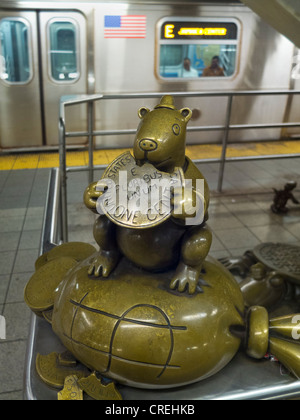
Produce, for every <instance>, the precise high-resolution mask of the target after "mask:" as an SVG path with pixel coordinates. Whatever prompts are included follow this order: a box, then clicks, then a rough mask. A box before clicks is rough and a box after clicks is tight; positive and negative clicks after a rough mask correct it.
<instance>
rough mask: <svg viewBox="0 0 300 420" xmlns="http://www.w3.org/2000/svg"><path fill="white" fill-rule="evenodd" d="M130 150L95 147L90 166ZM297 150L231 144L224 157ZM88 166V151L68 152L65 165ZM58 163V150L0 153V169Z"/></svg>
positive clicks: (198, 150)
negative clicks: (56, 151)
mask: <svg viewBox="0 0 300 420" xmlns="http://www.w3.org/2000/svg"><path fill="white" fill-rule="evenodd" d="M126 151H132V149H110V150H97V151H95V152H94V165H108V164H109V163H110V162H111V161H113V160H114V159H115V158H116V157H118V156H119V155H120V154H121V153H124V152H126ZM221 152H222V146H221V145H209V144H204V145H189V146H187V149H186V153H187V156H189V157H190V158H191V159H194V160H196V159H217V158H220V156H221ZM298 153H300V142H297V141H276V142H270V143H245V144H241V143H239V144H232V145H229V146H228V148H227V157H250V156H266V155H286V154H298ZM87 165H88V152H86V151H82V152H78V151H77V152H71V151H70V152H68V153H67V166H68V167H77V166H78V167H82V166H87ZM58 166H59V155H58V153H26V154H20V155H18V154H12V155H2V156H1V155H0V171H7V170H20V169H43V168H56V167H58Z"/></svg>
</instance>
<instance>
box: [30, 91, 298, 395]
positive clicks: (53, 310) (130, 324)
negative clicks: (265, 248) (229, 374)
mask: <svg viewBox="0 0 300 420" xmlns="http://www.w3.org/2000/svg"><path fill="white" fill-rule="evenodd" d="M139 117H140V118H141V123H140V126H139V128H138V131H137V135H136V140H135V144H134V153H133V155H131V154H129V153H126V154H123V155H121V156H120V157H119V158H118V159H116V160H115V161H114V162H113V163H112V164H111V165H110V166H109V167H108V169H107V171H106V172H105V174H104V176H103V178H102V179H101V181H100V182H99V183H94V184H92V185H90V186H89V187H88V188H87V190H86V191H85V194H84V201H85V204H86V205H87V207H88V208H89V209H91V210H92V211H93V212H95V213H96V212H97V210H98V211H99V210H100V213H101V214H100V215H99V217H98V219H97V221H96V223H95V226H94V237H95V239H96V241H97V243H98V245H99V251H97V250H96V249H94V248H93V247H90V246H89V245H86V244H80V243H79V244H78V243H77V244H64V245H61V246H58V247H56V248H54V249H53V250H52V251H50V253H48V254H46V255H44V256H42V257H40V258H39V260H38V261H37V264H36V273H35V274H34V275H33V277H32V278H31V280H30V281H29V283H28V285H27V287H26V289H25V299H26V302H27V303H28V305H29V306H30V307H31V309H32V310H33V311H34V312H35V313H36V314H37V315H38V316H43V317H45V319H46V320H47V321H48V322H50V323H51V324H52V328H53V331H54V332H55V333H56V334H57V336H58V337H59V338H60V340H61V341H62V343H63V344H64V346H65V347H66V349H67V350H69V352H70V353H71V354H72V356H70V354H68V353H67V354H64V355H63V356H60V355H58V354H55V353H53V354H50V355H49V356H42V355H38V357H37V361H36V366H37V372H38V374H39V376H40V378H41V379H42V380H43V381H44V382H45V383H47V384H48V385H49V386H54V387H57V388H63V387H64V391H63V392H62V393H61V394H59V398H61V399H72V396H74V397H76V398H78V399H81V393H80V392H78V390H79V389H81V390H83V391H84V394H87V395H89V396H90V397H92V398H95V399H120V398H121V395H120V394H119V392H118V391H117V389H116V385H115V384H114V383H112V382H109V381H114V382H115V383H116V384H117V383H121V384H124V385H130V386H133V387H142V388H172V387H178V386H184V385H187V384H191V383H194V382H196V381H200V380H204V379H206V378H208V377H210V376H211V375H214V374H215V373H217V372H218V371H219V370H220V369H222V368H223V367H225V366H226V365H227V364H228V363H229V362H230V361H231V359H232V358H233V357H234V356H235V354H236V353H237V351H238V350H239V348H240V347H242V348H244V350H245V351H246V353H247V354H248V355H249V356H251V357H254V358H262V357H263V356H264V354H265V353H266V352H267V351H272V352H273V354H275V356H276V357H278V359H279V360H281V361H282V362H283V363H284V364H285V365H286V366H287V367H288V368H289V369H290V370H291V371H292V372H293V373H294V374H295V375H296V376H299V375H300V369H299V357H300V352H299V349H300V346H299V345H298V344H299V343H298V341H297V340H299V338H298V335H297V334H294V333H295V330H294V328H295V325H294V324H293V321H294V320H295V316H293V315H291V316H289V317H288V318H287V319H286V318H278V319H273V320H269V315H268V312H267V310H266V309H265V308H263V307H259V306H254V307H251V308H246V307H245V300H244V296H243V294H242V291H241V289H240V287H239V285H238V283H237V281H236V280H235V279H234V277H233V276H232V274H231V273H230V272H229V271H228V270H227V269H226V268H225V267H224V266H223V265H222V264H221V263H220V262H218V261H216V260H215V259H213V258H211V257H209V256H208V253H209V250H210V246H211V241H212V234H211V232H210V230H209V229H208V228H207V226H206V221H207V219H208V206H209V189H208V186H207V183H206V181H205V179H204V177H203V175H202V174H201V172H200V171H199V170H198V169H197V168H196V166H195V165H194V164H193V163H192V162H191V160H190V159H188V158H187V157H186V156H185V135H186V125H187V123H188V121H189V119H190V118H191V111H190V110H189V109H188V108H184V109H182V110H177V109H176V108H175V105H174V100H173V98H172V97H170V96H166V97H163V98H162V100H161V102H160V104H159V105H158V106H157V107H156V108H155V109H154V110H153V111H149V110H148V109H147V108H141V109H140V111H139ZM121 172H122V175H121V176H123V177H124V178H126V182H125V183H122V179H121V178H120V176H119V175H120V174H121ZM124 178H123V180H124ZM153 179H154V180H165V181H167V180H169V181H170V179H171V183H169V184H164V185H166V186H167V187H166V188H165V187H163V192H162V197H163V199H160V198H158V199H157V197H158V196H157V195H155V194H154V195H155V198H154V201H153V202H152V204H154V205H153V207H148V204H149V203H146V207H145V208H146V211H145V212H144V213H143V211H141V208H142V207H141V201H142V200H143V198H142V195H141V193H142V191H146V193H149V191H152V189H153V188H154V184H153V183H151V180H153ZM174 180H179V181H180V183H179V184H177V183H176V182H175V181H174ZM189 180H190V181H189ZM197 180H198V181H199V180H200V181H202V188H200V189H199V188H197ZM109 181H114V184H112V185H115V187H116V189H117V190H118V191H119V192H120V191H121V192H122V191H123V187H124V188H125V194H124V196H123V200H125V201H122V200H121V202H113V201H111V198H110V197H111V194H112V190H109V187H110V186H109V184H110V182H109ZM188 185H190V186H191V189H190V191H191V194H190V195H186V194H185V191H184V190H185V188H186V187H187V186H188ZM156 186H157V184H156ZM133 187H137V188H135V189H134V188H133ZM164 188H165V189H164ZM113 198H114V197H113ZM166 200H167V201H168V202H167V201H166ZM124 202H126V203H127V205H128V208H124V209H123V208H121V207H120V205H121V204H124ZM169 202H170V203H169ZM112 203H113V204H114V205H113V206H112ZM168 204H170V206H169V205H168ZM117 206H119V209H117ZM154 210H155V211H154ZM249 261H252V262H253V263H254V262H256V263H257V262H258V261H255V257H254V256H253V255H252V254H251V256H250V255H249V257H248V256H247V258H246V259H244V263H245V264H246V265H247V264H248V262H249ZM299 318H300V316H299ZM273 335H274V337H273ZM280 337H281V338H280ZM77 362H80V364H78V363H77ZM66 378H68V379H67V380H66ZM78 387H79V388H78Z"/></svg>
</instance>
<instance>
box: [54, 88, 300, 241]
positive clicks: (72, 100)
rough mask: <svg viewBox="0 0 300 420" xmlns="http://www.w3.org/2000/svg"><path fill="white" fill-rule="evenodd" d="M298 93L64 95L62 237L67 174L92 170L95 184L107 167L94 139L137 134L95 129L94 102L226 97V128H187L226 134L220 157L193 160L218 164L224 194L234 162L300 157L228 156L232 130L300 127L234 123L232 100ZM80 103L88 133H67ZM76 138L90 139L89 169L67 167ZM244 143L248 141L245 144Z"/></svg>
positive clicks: (65, 232) (65, 221) (65, 223)
mask: <svg viewBox="0 0 300 420" xmlns="http://www.w3.org/2000/svg"><path fill="white" fill-rule="evenodd" d="M299 94H300V91H296V90H265V91H261V90H250V91H230V92H156V93H131V94H119V95H90V96H87V95H74V96H63V97H62V98H61V102H60V115H59V154H60V188H61V215H62V221H61V223H62V238H63V241H64V242H67V241H68V215H67V172H71V171H72V172H76V171H82V170H88V171H89V181H90V183H92V182H93V180H94V179H93V174H94V169H99V168H101V169H103V168H105V166H104V165H94V156H93V153H94V139H95V137H99V136H108V135H114V136H118V135H124V134H135V133H136V129H126V130H125V129H124V130H98V131H97V130H95V127H94V126H95V121H94V108H95V103H96V102H99V101H107V100H113V99H114V100H125V99H155V98H161V97H162V96H164V95H172V96H174V97H177V98H178V97H185V98H204V97H206V98H208V97H227V98H228V100H227V110H226V119H225V124H224V125H212V126H196V127H188V132H200V131H223V139H222V151H221V155H220V158H216V159H215V158H213V159H201V160H194V162H195V163H200V162H203V163H208V162H209V163H219V164H220V168H219V178H218V191H219V192H222V188H223V180H224V171H225V165H226V163H227V162H232V161H236V162H237V161H246V160H259V159H281V158H293V157H300V154H284V155H264V156H245V157H227V147H228V143H229V134H230V132H231V131H232V130H243V129H272V128H299V127H300V122H299V123H272V124H236V125H234V124H231V116H232V105H233V99H234V98H235V97H238V96H283V95H287V96H291V95H299ZM80 104H87V106H88V111H87V112H88V120H87V121H88V127H87V131H81V132H66V121H65V109H66V107H71V106H75V105H80ZM75 137H88V151H89V164H88V166H86V167H73V168H68V167H67V163H66V162H67V159H66V156H67V151H66V139H67V138H75ZM243 143H245V142H243Z"/></svg>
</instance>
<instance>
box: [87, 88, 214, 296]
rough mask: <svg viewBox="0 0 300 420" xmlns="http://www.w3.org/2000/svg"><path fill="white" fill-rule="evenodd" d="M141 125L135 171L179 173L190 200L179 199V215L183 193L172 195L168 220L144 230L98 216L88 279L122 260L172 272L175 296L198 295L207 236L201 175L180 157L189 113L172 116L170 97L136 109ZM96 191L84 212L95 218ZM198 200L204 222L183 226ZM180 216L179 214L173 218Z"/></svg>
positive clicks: (205, 195)
mask: <svg viewBox="0 0 300 420" xmlns="http://www.w3.org/2000/svg"><path fill="white" fill-rule="evenodd" d="M138 115H139V117H140V119H141V122H140V125H139V127H138V130H137V134H136V138H135V142H134V147H133V154H134V159H135V162H136V165H137V166H139V167H143V165H145V164H146V163H148V164H151V165H153V166H154V167H155V168H156V169H157V171H163V172H166V173H169V174H171V173H173V172H174V171H175V170H176V168H180V169H181V170H182V171H183V173H184V179H186V180H191V182H192V185H193V187H192V195H191V196H190V197H189V198H186V197H184V199H183V202H182V199H181V201H180V200H179V201H180V202H181V205H182V211H181V212H176V211H175V207H176V206H174V203H175V202H176V198H178V197H177V195H178V194H179V195H180V197H182V190H181V189H179V191H178V189H177V190H175V192H174V194H173V197H172V200H171V201H172V205H173V211H172V214H171V216H172V217H171V218H170V219H168V220H167V221H165V222H164V223H161V224H159V225H157V226H154V227H150V228H148V229H142V230H141V229H135V228H131V227H130V228H126V227H124V226H118V225H116V224H114V223H113V222H112V221H111V220H109V219H108V218H107V217H106V215H101V216H99V218H98V219H97V221H96V222H95V226H94V237H95V240H96V242H97V243H98V245H99V247H100V251H99V255H98V256H97V258H95V259H94V261H93V263H92V264H91V266H90V269H89V275H90V276H95V277H101V276H102V277H108V276H109V274H110V273H111V272H112V271H113V270H114V269H115V267H116V266H117V264H118V262H119V260H120V258H121V257H122V256H125V257H126V258H127V259H129V260H130V261H131V262H132V263H134V264H135V265H136V266H138V267H140V268H143V269H145V270H149V271H153V272H159V271H165V270H168V269H172V268H173V267H174V269H176V270H175V274H174V276H173V279H172V281H171V283H170V288H171V289H177V290H178V291H179V292H184V291H186V290H188V292H189V294H194V293H195V292H196V291H197V286H198V283H199V279H200V277H201V270H202V267H203V262H204V261H205V258H206V257H207V255H208V253H209V250H210V247H211V243H212V234H211V231H210V230H209V228H208V227H207V226H206V221H207V219H208V206H209V188H208V185H207V182H206V180H205V178H204V176H203V175H202V173H201V172H200V171H199V170H198V169H197V167H196V166H195V165H194V164H193V162H192V161H191V160H190V159H189V158H188V157H187V156H186V155H185V149H186V127H187V123H188V122H189V120H190V119H191V116H192V111H191V110H190V109H188V108H184V109H181V110H177V109H176V108H175V106H174V98H173V97H172V96H164V97H163V98H162V100H161V102H160V104H159V105H157V106H156V107H155V109H154V110H153V111H150V110H149V109H148V108H144V107H143V108H141V109H140V110H139V112H138ZM197 180H202V181H203V184H204V188H203V190H204V191H203V194H202V195H201V194H200V195H199V194H198V193H197V190H196V187H195V185H196V181H197ZM102 194H103V193H102V192H99V191H97V183H93V184H91V185H90V186H89V187H88V188H87V190H86V191H85V194H84V201H85V204H86V206H87V207H88V208H89V209H91V210H92V211H94V212H96V211H97V210H96V207H97V200H98V198H99V197H100V196H101V195H102ZM197 200H198V201H199V202H201V203H200V205H201V207H202V208H203V215H204V216H203V218H202V220H200V222H199V221H197V223H195V225H193V224H192V223H193V222H190V223H187V222H186V221H187V220H191V219H189V218H191V216H192V217H195V213H191V209H196V208H197ZM178 213H179V214H178Z"/></svg>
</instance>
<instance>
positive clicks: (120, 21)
mask: <svg viewBox="0 0 300 420" xmlns="http://www.w3.org/2000/svg"><path fill="white" fill-rule="evenodd" d="M146 23H147V18H146V16H142V15H124V16H105V17H104V37H105V38H146Z"/></svg>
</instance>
